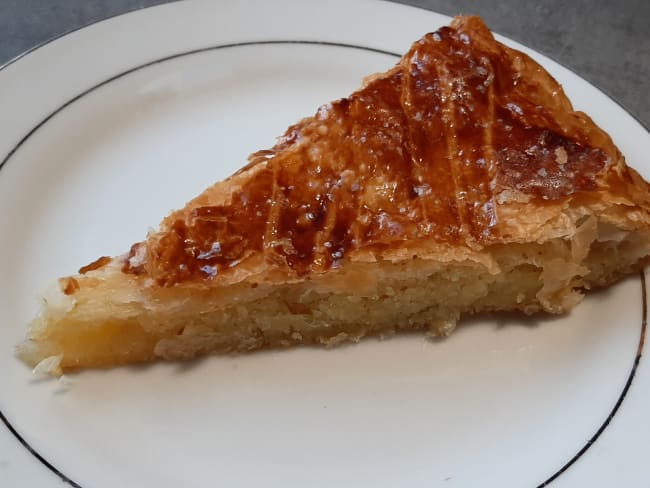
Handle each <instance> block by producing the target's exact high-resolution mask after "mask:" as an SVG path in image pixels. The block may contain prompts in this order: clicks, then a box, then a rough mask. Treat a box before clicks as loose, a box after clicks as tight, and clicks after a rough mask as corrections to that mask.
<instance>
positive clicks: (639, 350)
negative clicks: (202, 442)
mask: <svg viewBox="0 0 650 488" xmlns="http://www.w3.org/2000/svg"><path fill="white" fill-rule="evenodd" d="M381 1H382V3H388V4H393V5H398V6H400V7H401V8H406V9H416V10H421V11H425V12H429V13H435V14H438V15H440V16H444V17H449V16H448V15H446V14H440V13H438V12H436V11H434V10H431V9H426V8H423V7H419V6H414V5H406V4H401V3H398V2H396V1H393V0H381ZM177 3H181V2H180V0H170V1H169V2H167V3H164V4H157V5H148V6H136V7H133V8H130V9H129V10H126V11H123V12H120V13H116V14H112V15H110V16H107V17H103V18H101V19H97V20H94V21H91V22H88V23H86V24H84V25H81V26H79V27H76V28H73V29H70V30H67V31H65V32H62V33H59V34H57V35H55V36H53V37H51V38H49V39H46V40H44V41H42V42H40V43H38V44H36V45H34V46H32V47H31V48H29V49H27V50H26V51H23V52H21V53H19V54H18V55H16V56H14V57H13V58H11V59H9V60H8V61H6V62H5V63H4V64H2V65H0V73H1V72H2V71H3V70H5V69H6V68H8V67H9V66H11V65H13V64H15V63H17V62H19V61H20V60H22V59H23V58H25V57H26V56H29V55H30V54H32V53H33V52H35V51H37V50H39V49H41V48H43V47H45V46H48V45H50V44H53V43H55V42H56V41H58V40H60V39H61V38H64V37H66V36H69V35H71V34H74V33H76V32H78V31H81V30H84V29H86V28H89V27H92V26H93V25H95V24H99V23H102V22H107V21H110V20H113V19H115V18H118V17H123V16H128V15H130V14H133V13H135V12H139V11H144V10H149V9H155V8H156V7H165V6H167V5H172V4H177ZM189 3H192V2H189ZM450 18H451V17H450ZM494 33H495V34H496V35H497V36H498V37H501V38H502V39H506V40H512V41H514V42H516V43H518V44H520V45H521V46H526V45H525V44H523V43H522V42H520V41H517V40H516V39H512V38H510V37H506V36H502V35H500V34H498V33H497V32H494ZM292 44H293V45H312V46H329V47H341V48H351V49H358V50H364V51H368V52H374V53H378V54H385V55H389V56H393V57H397V58H399V57H400V56H401V54H399V53H395V52H391V51H388V50H384V49H380V48H374V47H370V46H363V45H359V44H351V43H345V42H340V43H338V42H329V41H314V40H300V39H277V40H267V41H243V42H234V43H226V44H219V45H212V46H206V47H201V48H197V49H192V50H188V51H184V52H179V53H174V54H171V55H167V56H163V57H161V58H157V59H154V60H151V61H147V62H145V63H142V64H138V65H136V66H133V67H131V68H129V69H127V70H125V71H122V72H120V73H117V74H115V75H112V76H110V77H109V78H106V79H104V80H102V81H100V82H98V83H96V84H94V85H92V86H91V87H89V88H86V89H84V90H83V91H82V92H80V93H78V94H77V95H75V96H74V97H72V98H70V99H68V100H67V101H65V102H64V103H62V104H61V105H59V106H58V107H57V108H56V109H54V110H53V111H52V112H50V113H49V114H48V115H46V116H45V117H44V118H42V119H41V120H40V121H39V122H38V123H37V124H36V125H34V126H33V127H32V128H31V129H30V130H29V131H28V132H26V133H25V135H24V136H23V137H22V138H20V140H19V141H18V142H16V143H15V144H14V145H13V147H12V148H11V150H10V151H9V152H8V153H7V154H6V155H5V156H4V158H3V159H2V160H1V161H0V170H2V169H3V167H4V166H5V164H6V163H8V161H9V160H10V159H11V158H12V156H13V155H14V154H15V153H16V152H17V151H18V150H19V149H20V147H21V146H23V144H25V143H26V142H27V141H28V140H29V139H30V137H31V136H32V135H34V133H36V132H37V131H38V130H39V129H40V128H41V127H43V126H44V125H45V124H46V123H47V122H48V121H49V120H51V119H52V118H53V117H55V116H56V115H57V114H59V113H60V112H62V111H64V110H65V109H66V108H67V107H68V106H70V105H71V104H73V103H75V102H76V101H78V100H80V99H81V98H83V97H85V96H86V95H89V94H90V93H92V92H94V91H95V90H97V89H99V88H101V87H103V86H105V85H108V84H110V83H111V82H113V81H116V80H118V79H120V78H122V77H125V76H128V75H129V74H131V73H134V72H137V71H139V70H142V69H146V68H148V67H150V66H154V65H157V64H160V63H164V62H167V61H171V60H174V59H177V58H183V57H186V56H191V55H195V54H199V53H203V52H210V51H216V50H220V49H228V48H236V47H243V46H256V45H292ZM526 47H527V46H526ZM529 49H532V48H529ZM533 51H535V52H537V53H539V54H542V55H543V56H545V57H547V58H549V59H550V60H552V61H553V62H555V63H556V64H557V65H559V66H561V67H563V68H564V69H566V70H567V71H569V72H571V73H572V74H574V75H575V76H577V77H578V78H580V79H582V80H584V81H585V82H587V83H588V84H590V85H591V86H592V87H594V88H595V89H596V90H597V91H599V92H600V93H602V94H603V95H605V97H607V99H609V101H611V102H613V103H614V104H615V105H617V106H618V107H619V108H620V109H622V111H624V112H625V113H626V114H627V115H629V116H630V117H631V118H632V119H634V120H635V121H636V122H637V123H638V124H639V125H640V126H641V127H643V128H644V129H645V130H646V132H649V133H650V128H649V127H648V126H647V125H646V124H645V123H644V122H643V121H642V120H641V119H640V118H639V117H638V116H637V115H635V114H634V113H632V112H631V111H630V110H629V109H628V108H627V107H625V106H624V105H623V104H622V103H621V102H619V101H618V100H617V99H616V98H614V97H613V96H612V95H610V94H609V93H608V92H607V91H605V90H604V89H603V88H601V87H600V86H598V85H597V84H596V83H594V82H592V81H591V80H589V79H587V78H585V77H584V76H583V75H580V74H578V73H576V72H575V71H574V70H573V69H571V68H570V67H568V66H567V65H565V64H564V63H562V62H560V61H558V60H557V59H556V58H554V57H553V56H552V55H549V54H547V53H545V52H543V51H539V50H537V49H533ZM639 277H640V284H641V293H642V300H641V301H642V320H641V332H640V336H639V341H638V346H637V350H636V354H635V358H634V361H633V363H632V366H631V369H630V372H629V373H628V376H627V379H626V381H625V384H624V386H623V389H622V391H621V393H620V394H619V396H618V398H617V401H616V403H615V405H614V406H613V408H612V409H611V411H610V412H609V414H608V416H607V418H606V419H605V420H604V421H603V422H602V424H601V425H600V426H599V427H598V429H597V430H596V432H595V433H594V434H593V435H592V436H591V437H590V438H589V440H587V441H586V443H585V444H584V446H583V447H582V448H580V449H579V450H578V451H577V452H576V454H575V455H574V456H573V457H572V458H571V459H570V460H569V461H567V462H566V463H565V464H564V465H562V466H561V467H560V468H559V469H558V470H557V471H556V472H555V473H553V474H552V475H551V476H549V477H548V478H547V479H546V480H545V481H543V482H541V483H539V484H538V485H536V486H537V488H542V487H546V486H548V485H549V484H550V483H552V482H553V481H555V480H556V479H557V478H558V477H559V476H560V475H562V474H563V473H564V472H565V471H566V470H567V469H569V468H570V467H571V466H572V465H573V464H574V463H575V462H576V461H577V460H578V459H579V458H580V457H581V456H582V455H583V454H584V453H586V452H587V451H588V450H589V448H590V447H591V446H592V445H593V444H594V443H595V442H596V440H597V439H598V438H599V437H600V435H601V434H602V433H603V432H604V431H605V429H606V428H607V427H608V425H609V424H610V422H611V421H612V419H613V418H614V416H615V415H616V413H617V412H618V410H619V408H620V406H621V405H622V403H623V401H624V400H625V398H626V395H627V393H628V391H629V389H630V387H631V386H632V383H633V380H634V377H635V374H636V371H637V369H638V366H639V363H640V359H641V357H642V355H643V349H644V344H645V335H646V328H647V308H648V305H647V296H646V295H647V285H646V277H645V272H644V271H643V270H642V271H640V272H639ZM0 421H2V423H3V424H4V425H5V427H6V428H7V429H8V430H9V432H11V434H13V436H14V437H15V438H16V439H17V441H18V442H19V443H20V444H21V445H22V446H23V447H24V448H25V449H26V450H27V451H28V452H29V453H30V454H31V455H32V456H33V457H34V458H36V459H37V460H38V461H39V462H40V463H41V464H42V465H43V466H45V467H46V468H48V469H49V470H50V471H51V472H52V473H53V474H55V475H56V476H57V477H59V478H60V480H61V481H63V482H65V483H68V484H69V485H71V486H73V487H75V488H83V486H82V485H80V484H79V483H77V482H75V481H74V480H73V479H71V478H70V477H69V476H67V475H66V474H64V473H63V472H62V471H61V470H59V469H58V468H57V467H56V466H54V465H53V464H52V463H50V462H49V461H48V460H47V459H46V458H45V457H44V456H43V455H41V454H40V453H39V452H38V451H37V450H36V449H34V448H33V447H32V446H31V445H30V444H29V442H27V441H26V440H25V439H24V438H23V436H22V435H21V434H20V433H19V432H18V431H17V429H16V428H15V427H14V426H13V424H12V423H11V422H10V421H9V420H8V419H7V418H6V416H5V415H4V413H3V412H2V410H1V409H0Z"/></svg>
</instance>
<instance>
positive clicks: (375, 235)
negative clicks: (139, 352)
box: [124, 17, 650, 286]
mask: <svg viewBox="0 0 650 488" xmlns="http://www.w3.org/2000/svg"><path fill="white" fill-rule="evenodd" d="M581 194H590V195H592V197H593V196H594V195H596V198H597V199H603V200H605V199H610V200H611V201H612V202H618V203H620V204H623V205H638V206H640V207H642V209H641V210H640V215H639V216H640V217H641V220H642V221H643V222H644V223H647V222H648V220H649V217H648V208H649V207H650V206H649V203H648V202H649V201H650V199H649V197H648V186H647V184H646V183H645V182H644V181H643V180H641V179H640V178H639V177H638V175H636V173H634V172H633V171H630V170H629V169H628V168H627V166H626V165H625V163H624V160H623V157H622V156H621V154H620V153H619V151H618V150H617V148H616V147H615V146H614V144H613V142H612V141H611V139H610V138H609V136H608V135H607V134H606V133H605V132H604V131H602V130H601V129H600V128H598V127H597V126H596V125H595V124H594V123H593V122H592V121H591V119H590V118H589V117H588V116H587V115H585V114H584V113H581V112H575V111H573V108H572V106H571V104H570V102H569V101H568V99H567V98H566V96H565V95H564V92H563V90H562V88H561V87H560V85H559V84H558V83H557V82H556V81H555V80H554V79H553V78H552V77H551V76H550V75H549V74H548V73H547V72H546V71H545V70H544V69H543V68H542V67H541V66H539V65H538V64H537V63H536V62H534V61H533V60H532V59H530V58H529V57H528V56H526V55H525V54H523V53H520V52H518V51H515V50H513V49H510V48H508V47H506V46H503V45H502V44H500V43H498V42H496V41H495V40H494V38H493V36H492V34H491V33H490V31H489V30H488V29H487V27H486V26H485V25H484V24H483V22H482V21H481V20H480V19H479V18H478V17H458V18H456V19H455V20H454V21H453V23H452V25H451V27H443V28H441V29H440V30H438V31H437V32H435V33H432V34H428V35H426V36H424V37H423V38H422V39H420V40H419V41H417V42H415V43H414V44H413V46H412V47H411V49H410V51H409V52H408V53H407V54H406V55H405V56H404V57H403V58H402V59H401V60H400V62H399V63H398V64H397V66H395V67H394V68H393V69H391V70H389V71H388V72H386V73H384V74H381V75H375V76H373V77H371V78H369V79H367V80H366V83H365V85H364V86H363V87H362V88H361V89H360V90H358V91H357V92H355V93H353V94H352V95H351V96H349V97H348V98H344V99H341V100H338V101H335V102H333V103H331V104H328V105H325V106H323V107H321V108H320V109H319V110H318V112H317V113H316V115H315V116H313V117H310V118H306V119H304V120H302V121H301V122H299V123H298V124H296V125H294V126H292V127H290V128H289V129H288V130H287V131H286V132H285V134H284V136H283V137H281V138H280V139H279V142H278V143H277V144H276V146H275V147H274V148H273V149H271V150H266V151H260V152H257V153H255V154H253V155H252V156H251V158H250V163H249V164H248V166H246V167H245V168H243V169H242V170H241V171H239V172H238V173H236V174H235V175H233V176H232V177H231V178H229V179H227V180H226V181H224V182H221V183H218V184H216V185H214V186H213V187H211V188H210V189H208V190H207V191H206V192H204V193H203V194H202V195H201V196H199V197H197V198H196V199H195V200H193V201H192V202H190V203H189V204H188V205H187V206H186V208H184V209H182V210H180V211H177V212H174V213H173V214H171V215H170V216H169V217H168V218H167V219H165V221H164V222H163V224H162V226H161V229H160V232H157V233H154V234H153V235H151V236H150V237H149V238H148V239H147V240H146V241H145V242H144V243H143V244H142V246H143V247H144V249H141V248H140V245H136V246H134V248H133V249H132V251H131V254H130V256H129V257H130V258H131V261H133V258H134V256H135V255H136V253H137V252H140V253H141V254H142V256H141V257H140V258H139V259H136V260H135V261H136V265H132V262H129V261H127V262H126V264H125V267H124V269H125V271H126V272H133V273H135V274H142V273H145V274H147V275H148V276H150V277H152V278H153V279H154V280H155V281H156V282H157V283H158V284H160V285H165V286H170V285H174V284H176V283H181V282H192V281H196V282H215V284H217V283H219V282H222V283H224V284H226V283H228V282H232V281H233V279H234V275H235V274H236V275H238V276H240V278H241V277H244V276H247V275H250V274H256V270H259V269H265V270H268V269H276V270H277V271H278V273H279V274H278V279H280V280H283V279H289V278H290V277H295V276H303V275H306V274H310V273H320V272H323V271H326V270H328V269H331V268H336V267H338V266H341V265H343V263H344V262H345V261H346V260H354V259H376V258H384V257H386V256H390V255H391V253H393V251H394V250H395V249H399V248H400V247H402V246H404V243H405V242H408V243H409V245H411V246H414V247H416V248H421V251H423V252H425V253H436V252H437V251H436V249H437V247H439V245H441V244H444V245H452V246H460V247H467V248H471V249H480V248H482V247H483V246H486V245H492V244H499V243H506V242H518V241H522V240H526V239H528V238H529V237H530V232H531V229H533V228H534V229H537V231H540V230H541V231H544V229H545V226H546V227H548V226H551V227H557V226H558V225H559V224H558V222H556V221H557V219H558V218H559V217H558V216H559V214H560V213H561V212H562V211H563V209H564V208H566V207H567V205H568V201H569V200H570V199H573V198H575V197H576V196H579V195H581ZM521 211H526V212H533V213H534V215H536V218H533V219H531V220H530V221H528V222H526V223H523V224H522V223H521V222H520V220H521V219H519V218H516V215H517V213H519V212H521ZM512 215H514V216H515V218H511V216H512ZM513 223H514V225H513ZM628 224H630V223H629V222H628ZM556 230H557V229H556ZM539 237H540V238H541V237H542V236H541V235H540V236H539ZM237 270H239V272H236V271H237Z"/></svg>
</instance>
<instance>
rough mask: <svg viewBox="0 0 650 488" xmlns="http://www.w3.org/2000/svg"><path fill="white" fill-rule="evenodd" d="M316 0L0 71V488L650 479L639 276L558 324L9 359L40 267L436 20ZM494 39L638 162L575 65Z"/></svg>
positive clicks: (376, 62)
mask: <svg viewBox="0 0 650 488" xmlns="http://www.w3.org/2000/svg"><path fill="white" fill-rule="evenodd" d="M325 3H326V2H320V1H319V2H316V3H311V2H303V1H299V0H295V1H292V0H282V1H274V2H263V1H261V0H260V1H258V2H252V3H248V2H247V3H238V4H235V3H234V2H223V3H217V2H211V3H207V2H206V3H187V2H181V3H174V4H170V5H165V6H161V7H156V8H150V9H146V10H142V11H137V12H133V13H130V14H128V15H123V16H119V17H115V18H112V19H110V20H106V21H104V22H100V23H98V24H94V25H92V26H90V27H87V28H85V29H82V30H80V31H77V32H74V33H72V34H69V35H66V36H64V37H61V38H59V39H58V40H56V41H55V42H52V43H49V44H47V45H45V46H43V47H41V48H39V49H37V50H35V51H33V52H32V53H30V54H29V55H27V56H25V57H24V58H22V59H20V60H18V61H17V62H14V63H13V64H10V65H9V66H7V67H5V68H4V69H2V71H0V106H1V107H2V111H3V117H2V118H1V119H0V124H1V130H0V154H1V155H2V156H0V157H5V156H6V157H5V159H4V161H3V165H2V170H1V171H0V229H1V231H0V232H1V234H0V276H2V293H1V294H0V325H1V327H0V371H2V383H1V385H0V410H1V412H2V417H3V418H2V420H3V421H4V423H5V424H6V426H7V428H6V429H5V428H4V427H2V426H0V480H3V483H2V485H3V486H60V481H61V480H60V478H63V479H64V480H68V481H69V482H70V483H71V484H73V485H74V486H83V487H90V486H92V487H97V488H100V487H118V486H120V487H121V486H133V487H136V486H137V487H177V486H186V487H190V486H192V487H193V486H217V485H218V486H281V487H303V486H337V487H339V486H351V487H358V486H375V487H383V486H386V487H389V486H409V487H416V486H426V487H431V486H450V487H452V486H453V487H475V486H501V487H507V486H513V487H514V486H516V487H520V486H537V485H542V484H543V483H545V482H546V481H552V483H553V485H554V486H555V485H557V486H566V487H577V486H614V485H617V486H638V485H639V484H640V483H641V482H642V480H646V479H647V474H646V469H645V466H646V464H647V446H648V441H649V440H650V423H649V422H648V421H647V412H648V409H649V408H650V371H649V370H648V368H649V366H648V364H647V362H646V361H643V360H642V361H639V359H640V351H641V347H642V345H643V341H642V330H643V328H642V326H643V313H644V312H643V295H642V282H641V280H640V278H639V277H633V278H631V279H628V280H626V281H624V282H622V283H620V284H619V285H617V286H615V287H614V288H612V289H611V290H609V291H607V292H601V293H597V294H593V295H590V296H589V297H588V298H587V299H586V300H585V302H584V303H583V304H582V305H581V306H579V307H578V308H577V309H576V310H575V311H574V312H573V313H572V314H571V315H570V316H568V317H562V318H554V319H549V318H538V319H536V320H531V321H522V320H521V319H520V318H512V319H508V320H505V319H501V320H499V321H488V320H475V321H465V322H464V323H463V324H462V325H461V326H460V327H459V329H458V330H457V331H456V332H455V333H454V334H453V335H452V336H451V337H450V338H449V339H448V340H444V341H440V342H436V343H431V342H427V341H426V340H424V339H423V338H422V337H420V336H401V337H396V338H394V339H391V340H388V341H383V342H380V341H375V340H366V341H363V342H362V343H361V344H359V345H356V346H353V347H341V348H339V349H335V350H328V351H326V350H321V349H311V348H303V349H295V350H291V351H282V352H266V353H259V354H254V355H250V356H246V357H236V358H233V357H212V358H208V359H205V360H203V361H200V362H198V363H194V364H191V365H189V366H179V365H177V364H157V365H154V366H151V367H145V368H121V369H116V370H112V371H89V372H84V373H81V374H78V375H75V376H74V377H73V378H71V381H72V384H70V385H64V384H61V383H59V382H57V381H38V380H36V379H34V378H33V377H32V375H31V372H30V371H29V370H28V369H27V368H26V367H24V366H23V365H22V364H21V363H20V362H18V361H17V360H16V359H15V358H14V356H13V346H14V345H15V344H16V343H18V342H19V341H20V340H21V339H22V337H23V333H24V325H25V324H26V323H27V322H28V320H29V319H30V318H31V317H32V316H33V314H34V313H35V311H36V309H37V296H38V293H39V291H40V290H41V289H42V288H43V286H44V284H45V283H47V282H48V281H50V280H51V279H53V278H54V277H56V276H59V275H63V274H67V273H70V272H71V271H73V270H75V269H77V268H78V267H79V265H80V264H83V263H87V262H90V261H91V260H92V259H94V258H96V257H97V256H99V255H104V254H118V253H120V252H122V251H124V250H126V249H128V246H129V245H130V244H131V243H132V242H134V241H136V240H139V239H141V238H142V237H143V236H144V233H145V231H146V229H147V228H148V227H149V226H150V225H154V224H155V223H157V222H158V221H159V220H160V218H161V217H163V216H164V215H165V214H166V213H167V212H168V211H169V210H170V209H172V208H175V207H179V206H182V205H183V204H184V202H185V201H186V200H187V199H189V198H190V197H191V196H193V195H194V194H195V193H197V192H199V191H200V190H202V189H203V188H204V187H206V186H207V185H209V184H210V183H212V182H213V181H216V180H218V179H220V178H222V177H224V176H226V175H228V174H230V173H231V172H232V171H234V170H235V169H236V168H237V167H239V166H240V165H241V164H243V162H244V161H245V157H246V155H247V154H248V153H249V152H251V151H253V150H255V149H258V148H263V147H268V146H270V145H271V144H272V143H273V140H274V139H273V138H274V136H276V135H279V134H281V133H282V132H283V130H284V128H285V126H287V125H288V124H290V123H292V122H294V121H296V120H297V119H299V118H300V117H302V116H304V115H308V114H311V113H313V112H314V110H315V108H316V107H317V106H318V105H319V104H321V103H323V102H325V101H328V100H330V99H333V98H337V97H340V96H344V95H346V94H347V93H348V92H350V91H351V90H353V89H354V88H356V87H357V86H358V84H359V81H360V79H361V78H362V77H363V76H365V75H367V74H369V73H372V72H375V71H380V70H385V69H387V68H388V67H390V66H391V65H392V64H393V63H394V62H395V61H396V57H395V55H393V54H391V53H402V52H404V51H405V50H406V49H407V48H408V46H409V44H410V43H411V42H412V41H413V40H415V39H417V38H419V37H420V36H421V35H422V34H423V33H425V32H428V31H431V30H434V29H436V28H437V27H439V26H441V25H444V24H446V23H447V22H448V21H449V19H448V18H446V17H443V16H440V15H436V14H434V13H430V12H426V11H422V10H417V9H413V8H407V7H403V6H399V5H395V4H390V3H377V2H372V3H371V2H365V1H362V2H352V3H344V2H343V1H340V2H339V1H337V2H328V3H327V5H324V4H325ZM251 12H255V15H250V13H251ZM369 12H371V13H372V15H369ZM359 19H365V21H364V22H361V21H359ZM370 19H372V21H370ZM506 42H507V43H508V44H510V45H513V46H514V47H517V48H520V49H523V50H524V51H526V52H527V53H529V54H531V55H532V56H533V57H534V58H536V59H537V60H538V61H540V62H541V63H542V64H543V65H544V66H545V67H546V68H547V69H548V70H549V71H550V72H551V73H552V74H553V75H554V76H556V77H557V79H558V80H560V81H561V82H562V83H563V84H564V87H565V88H566V91H567V92H568V94H569V96H570V97H571V98H572V99H573V101H574V102H575V105H576V106H577V107H578V108H580V109H584V110H587V111H588V112H589V113H590V114H591V115H592V116H593V118H594V119H595V120H596V121H597V122H598V123H599V124H601V125H602V126H603V127H604V128H605V129H606V130H607V131H609V132H610V134H611V135H612V136H613V138H614V140H615V141H617V143H618V145H619V146H620V148H621V149H622V151H623V152H624V153H625V154H626V155H627V158H628V161H629V163H630V164H631V165H633V166H635V167H636V168H638V169H639V170H640V171H641V173H642V174H644V175H645V176H646V177H649V176H650V166H648V163H647V159H646V155H647V154H649V153H650V141H649V139H648V134H647V132H646V130H645V129H644V128H643V127H641V126H640V125H639V124H638V123H637V122H636V121H635V120H633V119H632V118H631V117H630V116H629V115H628V114H627V113H625V112H624V111H623V110H622V109H621V108H620V107H619V106H617V105H616V104H615V103H614V102H612V101H611V100H610V99H608V98H607V97H606V96H605V95H603V94H602V93H601V92H599V91H598V90H596V89H595V88H593V87H592V86H590V85H589V84H588V83H586V82H585V81H583V80H582V79H580V78H579V77H577V76H576V75H574V74H572V73H571V72H569V71H568V70H566V69H564V68H562V67H561V66H559V65H557V64H556V63H554V62H552V61H550V60H549V59H547V58H545V57H543V56H540V55H538V54H536V53H534V52H531V51H530V50H528V49H525V48H523V47H522V46H520V45H517V44H516V43H514V42H510V41H506ZM637 365H638V367H637ZM635 374H636V375H635ZM632 380H633V381H632ZM613 414H615V415H613ZM19 440H20V442H19ZM21 443H22V444H21ZM26 447H28V448H29V450H28V449H26ZM30 450H31V452H30Z"/></svg>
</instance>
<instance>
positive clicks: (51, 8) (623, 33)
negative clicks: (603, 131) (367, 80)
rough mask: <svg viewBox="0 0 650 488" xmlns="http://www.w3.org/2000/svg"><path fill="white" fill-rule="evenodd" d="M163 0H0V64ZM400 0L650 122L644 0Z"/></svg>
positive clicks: (648, 15)
mask: <svg viewBox="0 0 650 488" xmlns="http://www.w3.org/2000/svg"><path fill="white" fill-rule="evenodd" d="M167 1H169V0H2V1H1V2H0V64H3V63H5V62H6V61H8V60H10V59H11V58H13V57H14V56H16V55H18V54H20V53H21V52H23V51H26V50H28V49H29V48H31V47H33V46H35V45H37V44H39V43H41V42H44V41H46V40H48V39H50V38H52V37H55V36H57V35H59V34H61V33H64V32H66V31H69V30H72V29H76V28H78V27H81V26H83V25H86V24H88V23H91V22H94V21H97V20H100V19H102V18H105V17H109V16H112V15H115V14H119V13H122V12H126V11H128V10H133V9H136V8H140V7H145V6H150V5H156V4H160V3H166V2H167ZM269 1H272V0H269ZM351 1H354V0H351ZM399 1H400V2H401V3H405V4H410V5H417V6H420V7H424V8H427V9H430V10H434V11H436V12H439V13H443V14H448V15H455V14H458V13H476V14H479V15H481V16H482V17H483V18H484V19H485V20H486V22H487V23H488V25H489V26H490V27H491V28H492V30H494V31H495V32H498V33H500V34H503V35H505V36H507V37H510V38H512V39H514V40H517V41H519V42H521V43H523V44H525V45H527V46H528V47H531V48H533V49H535V50H537V51H539V52H541V53H544V54H546V55H548V56H549V57H551V58H553V59H555V60H556V61H559V62H560V63H561V64H563V65H565V66H567V67H568V68H570V69H571V70H572V71H575V72H576V73H578V74H579V75H580V76H582V77H583V78H585V79H587V80H589V81H590V82H592V83H593V84H594V85H596V86H597V87H599V88H600V89H601V90H603V91H605V92H606V93H607V94H609V95H610V96H611V97H612V98H614V99H615V100H617V101H618V102H619V103H620V104H621V105H623V106H624V107H625V108H627V109H628V111H630V112H631V113H632V114H633V115H634V116H636V117H637V118H638V119H639V120H640V121H641V122H642V123H643V124H644V125H646V127H650V97H649V96H648V92H649V91H650V34H649V32H650V31H649V30H648V26H649V25H650V2H649V1H648V0H623V1H622V2H612V1H610V0H571V1H566V0H539V1H534V2H533V1H519V0H399ZM436 27H438V26H432V29H433V28H436Z"/></svg>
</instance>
